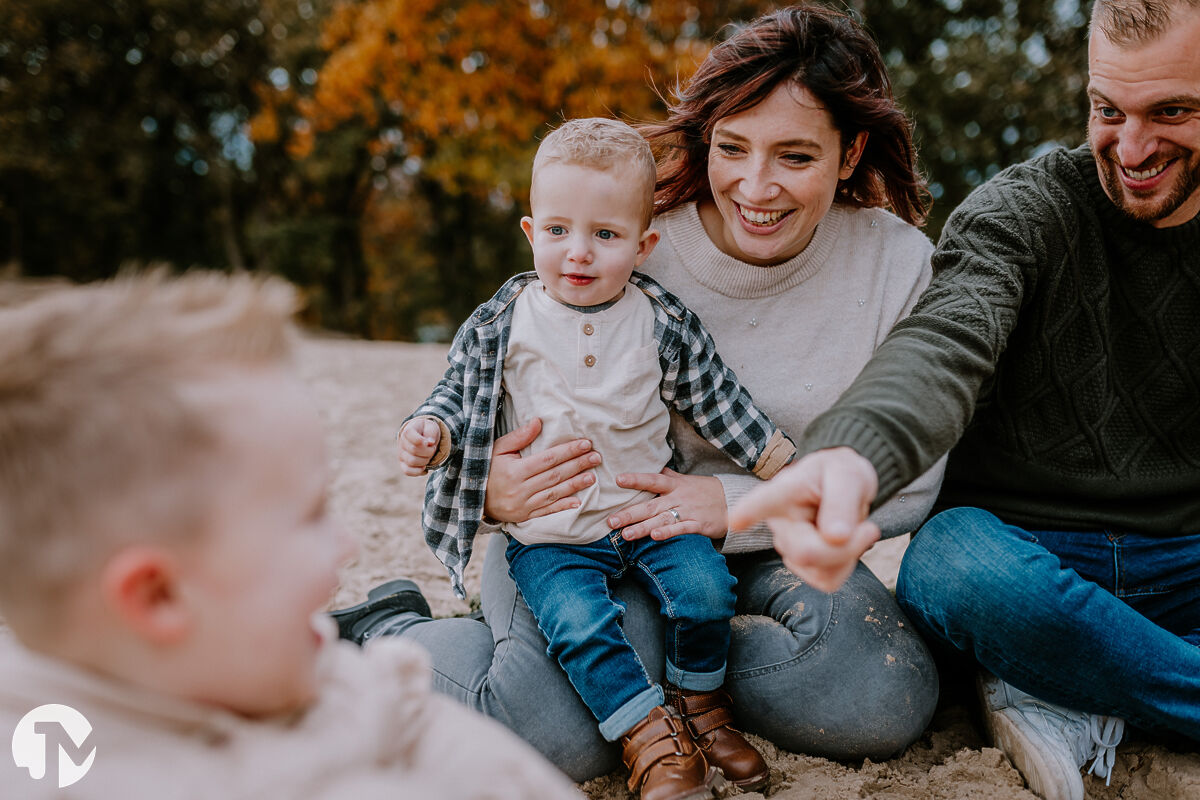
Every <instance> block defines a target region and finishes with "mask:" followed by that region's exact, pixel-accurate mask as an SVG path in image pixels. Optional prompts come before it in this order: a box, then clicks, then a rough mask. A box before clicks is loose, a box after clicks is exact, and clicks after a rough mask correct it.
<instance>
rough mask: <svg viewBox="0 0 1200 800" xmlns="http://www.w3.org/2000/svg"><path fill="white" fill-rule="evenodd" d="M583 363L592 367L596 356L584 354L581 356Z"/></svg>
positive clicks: (594, 364)
mask: <svg viewBox="0 0 1200 800" xmlns="http://www.w3.org/2000/svg"><path fill="white" fill-rule="evenodd" d="M583 363H584V364H587V365H588V366H589V367H594V366H596V357H595V356H593V355H586V356H584V357H583Z"/></svg>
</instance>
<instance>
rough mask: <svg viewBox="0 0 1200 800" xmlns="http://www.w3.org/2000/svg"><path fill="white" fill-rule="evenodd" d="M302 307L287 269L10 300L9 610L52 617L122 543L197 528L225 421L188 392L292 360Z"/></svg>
mask: <svg viewBox="0 0 1200 800" xmlns="http://www.w3.org/2000/svg"><path fill="white" fill-rule="evenodd" d="M295 308H296V296H295V293H294V292H293V290H292V287H291V286H290V285H288V284H286V283H285V282H283V281H281V280H278V279H261V278H254V277H250V276H248V275H236V276H226V275H223V274H220V273H204V272H192V273H189V274H186V275H184V276H182V277H180V278H170V277H168V275H167V274H166V272H165V271H162V270H159V271H155V272H152V273H148V274H144V275H140V276H137V275H130V276H124V277H121V278H117V279H115V280H113V281H111V282H107V283H103V284H94V285H88V286H82V287H74V288H67V289H61V290H56V291H52V292H50V293H49V294H47V295H45V296H43V297H40V298H38V299H35V300H31V301H29V302H27V303H25V304H23V305H20V306H16V307H13V308H6V309H0V612H2V613H3V614H4V615H5V616H6V617H7V618H9V620H10V621H12V622H15V620H16V617H17V616H18V615H20V616H21V617H22V619H23V620H24V621H25V622H27V623H29V622H31V621H32V617H31V615H35V614H40V615H42V616H45V617H47V618H49V619H53V616H52V614H53V611H54V608H55V601H56V600H57V599H59V598H60V597H61V595H62V594H64V593H65V592H66V590H68V589H69V588H70V587H71V586H72V585H74V584H75V583H77V582H78V581H79V580H80V579H81V578H83V577H85V576H87V575H88V572H89V570H91V569H96V568H97V567H99V565H100V563H101V561H102V560H103V559H104V558H106V557H107V556H108V555H109V554H110V553H112V552H113V551H115V549H116V548H118V547H121V546H122V545H125V544H129V543H131V542H138V541H146V540H151V539H153V538H155V537H180V538H182V537H187V536H188V535H192V534H194V533H196V532H197V531H198V530H200V528H201V526H202V524H203V522H204V519H205V515H206V510H207V509H206V506H210V505H211V504H212V503H213V502H214V498H213V497H212V496H211V495H210V494H206V493H205V492H203V491H199V490H198V485H201V484H203V482H204V481H205V479H206V478H205V476H206V475H207V474H211V473H212V471H214V470H217V469H219V464H218V463H217V461H218V460H217V459H214V458H212V453H213V451H214V450H215V447H216V445H215V443H216V442H217V441H218V437H217V432H216V423H217V420H216V419H214V416H215V414H214V413H213V412H212V411H211V410H209V409H208V408H206V406H205V405H204V403H203V401H199V400H197V399H196V398H195V397H193V396H192V394H193V393H192V392H191V391H190V390H189V387H192V386H195V385H198V384H202V383H203V382H204V381H205V380H206V379H211V378H213V377H220V376H223V375H228V374H229V373H230V372H231V370H233V369H238V368H241V369H253V368H258V367H265V366H273V365H276V364H281V363H283V362H284V361H285V360H286V357H287V354H288V352H289V349H290V344H289V341H290V339H291V334H290V329H291V325H290V319H291V316H292V314H293V312H294V310H295ZM206 471H207V472H206ZM218 502H219V501H218Z"/></svg>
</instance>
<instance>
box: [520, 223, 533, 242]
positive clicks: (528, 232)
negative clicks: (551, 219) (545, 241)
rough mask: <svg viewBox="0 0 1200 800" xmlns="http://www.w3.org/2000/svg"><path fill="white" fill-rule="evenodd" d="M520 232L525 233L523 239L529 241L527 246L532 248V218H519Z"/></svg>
mask: <svg viewBox="0 0 1200 800" xmlns="http://www.w3.org/2000/svg"><path fill="white" fill-rule="evenodd" d="M521 230H523V231H525V238H526V239H528V240H529V246H530V247H532V246H533V217H521Z"/></svg>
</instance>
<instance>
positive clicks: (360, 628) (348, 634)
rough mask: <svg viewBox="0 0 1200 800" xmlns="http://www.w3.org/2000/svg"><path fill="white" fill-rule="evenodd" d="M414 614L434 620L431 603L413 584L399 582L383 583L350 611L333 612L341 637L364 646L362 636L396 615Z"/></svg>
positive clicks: (403, 581) (408, 581)
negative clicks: (378, 623) (373, 626)
mask: <svg viewBox="0 0 1200 800" xmlns="http://www.w3.org/2000/svg"><path fill="white" fill-rule="evenodd" d="M405 611H412V612H415V613H417V614H420V615H421V616H422V617H431V616H433V614H432V613H431V612H430V610H429V603H427V602H426V601H425V595H423V594H421V590H420V589H418V588H417V585H416V584H415V583H413V582H412V581H410V580H406V579H404V578H399V579H397V580H394V581H388V582H387V583H381V584H379V585H378V586H376V587H375V588H374V589H371V590H370V591H369V592H367V599H366V601H365V602H362V603H359V604H358V605H356V606H350V607H349V608H339V609H337V610H335V611H330V612H329V616H331V617H333V620H334V622H336V623H337V626H338V635H339V636H341V638H343V639H348V640H349V641H351V642H354V643H355V644H362V643H363V634H364V633H366V632H367V631H368V630H369V629H370V628H371V626H372V625H373V624H374V623H376V622H378V621H379V620H381V619H384V618H387V617H390V616H393V615H394V614H399V613H403V612H405Z"/></svg>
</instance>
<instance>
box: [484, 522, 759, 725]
mask: <svg viewBox="0 0 1200 800" xmlns="http://www.w3.org/2000/svg"><path fill="white" fill-rule="evenodd" d="M506 555H507V556H508V565H509V566H508V568H509V572H510V574H511V575H512V577H513V580H514V581H515V582H516V584H517V587H518V588H519V589H520V590H521V594H522V595H523V596H524V597H525V602H526V603H527V604H528V605H529V608H530V610H531V611H533V615H534V616H535V617H536V618H537V621H538V626H539V627H540V628H541V629H542V633H544V634H545V635H546V639H547V641H549V643H550V646H549V648H548V649H547V653H548V654H549V655H550V657H551V658H554V659H555V660H557V661H558V663H559V664H560V665H562V668H563V669H564V670H565V671H566V673H567V677H569V678H570V679H571V684H572V685H573V686H574V687H575V690H576V691H577V692H579V696H580V697H581V698H583V702H584V703H585V704H586V705H587V707H588V708H589V709H590V710H591V712H592V714H593V715H595V717H596V719H597V720H599V722H600V733H601V735H602V736H604V738H605V739H607V740H609V741H615V740H616V739H619V738H620V737H621V735H622V734H624V733H625V732H626V731H628V730H629V729H630V728H632V727H633V726H634V725H635V724H637V723H638V722H640V721H641V720H642V719H643V718H644V717H645V716H646V715H647V714H649V713H650V711H651V709H653V708H654V707H655V706H659V705H662V704H663V700H664V698H663V690H662V687H661V686H659V685H657V684H656V683H654V681H653V680H651V678H650V676H649V675H648V674H647V672H646V668H645V667H644V666H643V665H642V661H641V659H640V658H639V657H638V655H637V653H636V652H635V651H634V649H633V647H632V646H630V644H629V641H628V640H627V639H626V638H625V633H624V631H623V630H622V628H621V617H622V614H623V613H624V611H625V608H624V606H622V605H621V604H620V603H619V602H617V601H615V600H613V598H612V596H611V594H610V593H609V585H608V581H609V579H610V578H613V579H616V578H620V577H622V576H625V575H629V576H632V577H633V578H634V579H635V580H637V581H639V582H640V583H641V584H642V585H643V586H645V588H646V590H647V591H648V592H650V594H651V595H653V596H654V597H655V598H657V599H658V602H659V606H660V609H661V612H662V614H663V616H664V617H665V618H666V621H667V625H666V656H667V658H666V662H667V663H666V679H667V680H668V681H670V682H671V683H673V684H675V685H676V686H679V687H681V688H684V689H691V690H695V691H711V690H713V689H718V688H720V687H721V685H722V684H723V683H724V682H725V658H726V656H727V654H728V651H729V637H730V634H729V620H730V619H731V618H732V617H733V613H734V602H735V597H734V593H733V587H734V585H735V583H736V581H735V579H734V578H733V576H732V575H730V574H729V569H728V568H727V567H726V565H725V557H724V556H722V555H721V554H720V553H718V552H717V550H716V548H715V547H713V545H712V542H711V541H710V540H709V539H707V538H705V537H703V536H700V535H697V534H685V535H683V536H675V537H672V538H670V539H665V540H663V541H656V540H653V539H650V538H649V537H647V538H644V539H637V540H635V541H626V540H625V539H623V538H621V534H620V531H612V532H611V533H609V535H608V536H606V537H604V538H601V539H599V540H597V541H595V542H591V543H589V544H584V545H575V544H532V545H524V544H521V543H520V542H518V541H516V540H515V539H514V540H510V541H509V544H508V549H507V551H506Z"/></svg>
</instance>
